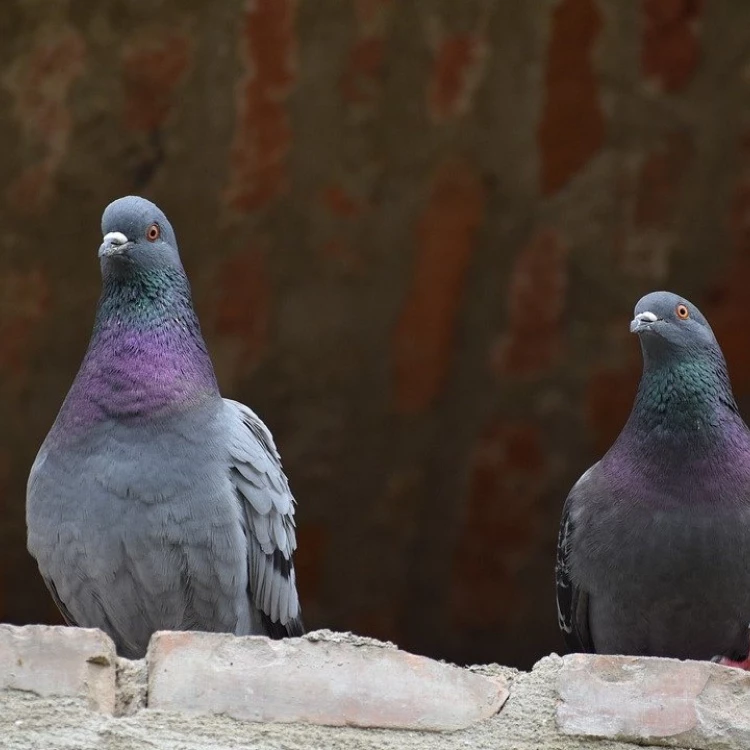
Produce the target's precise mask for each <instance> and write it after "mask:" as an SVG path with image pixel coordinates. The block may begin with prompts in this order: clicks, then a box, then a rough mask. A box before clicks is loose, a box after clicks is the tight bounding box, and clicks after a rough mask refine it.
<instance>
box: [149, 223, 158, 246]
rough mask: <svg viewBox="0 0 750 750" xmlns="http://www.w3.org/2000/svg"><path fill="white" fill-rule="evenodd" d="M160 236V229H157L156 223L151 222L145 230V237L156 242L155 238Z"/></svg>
mask: <svg viewBox="0 0 750 750" xmlns="http://www.w3.org/2000/svg"><path fill="white" fill-rule="evenodd" d="M160 236H161V229H159V225H158V224H152V225H151V226H150V227H149V228H148V229H147V230H146V239H147V240H148V241H149V242H156V240H158V239H159V237H160Z"/></svg>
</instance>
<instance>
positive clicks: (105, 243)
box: [99, 232, 133, 258]
mask: <svg viewBox="0 0 750 750" xmlns="http://www.w3.org/2000/svg"><path fill="white" fill-rule="evenodd" d="M132 244H133V243H132V242H130V240H128V238H127V237H126V236H125V235H124V234H123V233H122V232H107V234H105V235H104V238H103V239H102V244H101V245H100V247H99V257H100V258H111V257H112V256H114V255H123V254H124V253H126V252H127V250H128V248H129V247H130V246H131V245H132Z"/></svg>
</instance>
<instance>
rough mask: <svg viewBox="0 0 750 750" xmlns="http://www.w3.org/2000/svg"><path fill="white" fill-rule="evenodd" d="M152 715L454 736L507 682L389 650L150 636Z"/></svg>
mask: <svg viewBox="0 0 750 750" xmlns="http://www.w3.org/2000/svg"><path fill="white" fill-rule="evenodd" d="M146 660H147V663H148V675H149V676H148V705H149V707H150V708H154V709H162V710H166V711H178V712H184V713H188V714H192V713H198V714H224V715H226V716H231V717H232V718H235V719H241V720H245V721H259V722H284V723H294V722H297V723H309V724H323V725H326V726H354V727H378V728H381V729H415V730H422V731H454V730H456V729H464V728H466V727H468V726H470V725H471V724H473V723H475V722H477V721H480V720H481V719H486V718H488V717H490V716H492V715H494V714H496V713H497V712H498V711H499V710H500V708H501V707H502V705H503V703H504V702H505V700H506V699H507V697H508V690H507V688H506V684H505V681H504V680H503V679H502V678H500V677H490V678H488V677H484V676H481V675H476V674H472V673H471V672H468V671H467V670H465V669H460V668H459V667H454V666H451V665H448V664H441V663H440V662H436V661H432V660H431V659H427V658H425V657H423V656H414V655H413V654H407V653H406V652H404V651H399V650H397V649H393V648H380V647H379V646H372V645H370V644H367V643H357V642H356V641H353V642H352V641H349V642H346V641H345V642H341V641H335V640H334V641H328V640H326V639H324V638H317V639H314V640H309V639H307V640H306V639H288V640H283V641H274V640H271V639H269V638H263V637H244V638H235V637H234V636H231V635H216V634H207V633H157V634H156V635H154V636H153V638H152V639H151V643H150V645H149V650H148V655H147V657H146Z"/></svg>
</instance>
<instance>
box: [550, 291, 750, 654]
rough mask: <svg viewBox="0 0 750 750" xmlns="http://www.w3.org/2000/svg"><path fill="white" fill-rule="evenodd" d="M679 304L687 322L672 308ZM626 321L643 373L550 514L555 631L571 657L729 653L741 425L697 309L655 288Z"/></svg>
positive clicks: (743, 611)
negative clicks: (636, 339) (599, 449)
mask: <svg viewBox="0 0 750 750" xmlns="http://www.w3.org/2000/svg"><path fill="white" fill-rule="evenodd" d="M680 306H684V310H683V309H681V310H680V312H681V313H684V314H686V315H688V316H689V317H688V319H687V321H684V320H681V319H679V318H678V317H676V316H675V315H674V314H673V311H674V310H675V309H677V308H678V307H680ZM651 311H654V312H653V313H652V312H651ZM639 315H640V318H639ZM634 329H636V332H637V333H639V334H640V335H641V340H642V346H643V350H644V375H643V378H642V380H641V384H640V386H639V392H638V395H637V397H636V403H635V405H634V407H633V412H632V413H631V416H630V419H629V420H628V423H627V425H626V426H625V428H624V429H623V431H622V433H621V434H620V436H619V437H618V438H617V440H616V441H615V443H614V444H613V446H612V448H611V449H610V450H609V451H608V452H607V454H606V455H605V456H604V457H603V458H602V459H601V460H600V461H599V462H598V463H596V464H595V465H594V466H593V467H591V468H590V469H589V470H588V471H587V472H586V473H585V474H584V475H583V476H582V477H581V479H580V480H579V481H578V482H577V483H576V485H575V486H574V487H573V489H572V490H571V492H570V495H569V496H568V498H567V501H566V503H565V508H564V510H563V519H562V523H561V528H560V536H559V542H558V553H557V555H558V556H557V604H558V618H559V622H560V627H561V629H562V631H563V635H564V636H565V638H566V641H567V643H568V646H569V647H570V649H571V650H574V651H592V652H597V653H618V654H636V655H638V654H640V655H652V656H670V657H676V658H696V659H709V658H713V657H716V656H723V657H728V658H730V659H733V660H742V659H744V658H745V657H746V656H747V653H748V646H749V640H748V624H749V623H750V432H749V431H748V429H747V427H746V425H745V423H744V422H743V420H742V419H741V417H740V415H739V412H738V410H737V407H736V404H735V402H734V398H733V396H732V393H731V388H730V386H729V380H728V377H727V374H726V367H725V364H724V359H723V356H722V355H721V351H720V349H719V347H718V344H716V341H715V339H714V337H713V333H712V332H711V329H710V327H709V326H708V323H707V322H706V321H705V319H704V318H703V316H702V315H701V314H700V312H699V311H698V310H697V308H695V307H694V306H692V305H690V303H688V302H687V301H686V300H682V299H681V298H679V297H677V296H676V295H672V294H669V293H666V292H662V293H654V294H652V295H648V296H647V297H645V298H644V300H642V301H641V302H639V305H638V306H637V307H636V320H635V321H634Z"/></svg>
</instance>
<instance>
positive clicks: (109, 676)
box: [0, 625, 116, 713]
mask: <svg viewBox="0 0 750 750" xmlns="http://www.w3.org/2000/svg"><path fill="white" fill-rule="evenodd" d="M115 678H116V656H115V646H114V644H113V643H112V641H111V640H110V639H109V638H108V637H107V636H106V635H105V634H104V633H102V632H101V631H100V630H93V629H91V630H87V629H82V628H66V627H49V626H47V625H27V626H26V627H23V628H18V627H14V626H13V625H0V703H1V702H2V693H3V691H6V690H22V691H24V692H30V693H34V694H36V695H39V696H40V697H42V698H52V697H55V698H58V697H59V698H79V699H83V700H85V701H86V702H87V704H88V707H89V708H91V709H94V710H96V711H102V712H104V713H113V712H114V708H115Z"/></svg>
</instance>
